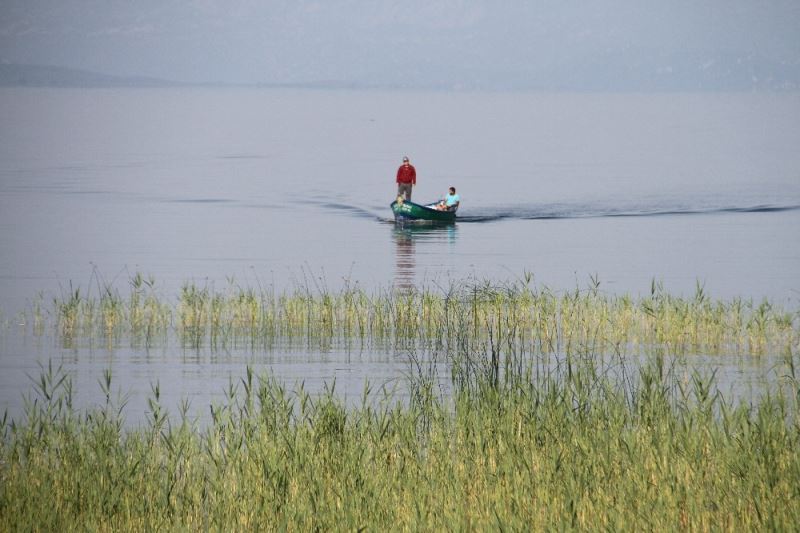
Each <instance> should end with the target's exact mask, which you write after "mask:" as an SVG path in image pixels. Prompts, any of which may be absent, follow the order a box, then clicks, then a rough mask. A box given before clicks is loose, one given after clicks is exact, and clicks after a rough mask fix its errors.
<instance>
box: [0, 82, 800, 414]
mask: <svg viewBox="0 0 800 533" xmlns="http://www.w3.org/2000/svg"><path fill="white" fill-rule="evenodd" d="M798 146H800V95H798V94H780V95H770V94H725V95H711V94H670V95H591V94H587V95H541V94H480V93H466V94H448V93H412V92H408V93H382V92H348V91H342V92H337V91H282V90H245V89H236V90H231V89H166V90H162V89H154V90H148V89H145V90H124V89H114V90H69V89H3V90H0V310H1V311H2V316H3V317H4V319H3V320H4V323H5V326H4V328H3V333H2V334H0V337H1V340H0V409H4V408H10V409H12V410H13V409H16V408H18V407H19V405H20V404H21V397H22V394H23V393H24V392H26V391H27V390H28V389H29V386H28V381H27V378H26V377H25V375H26V374H32V375H35V374H37V373H38V370H37V366H36V365H37V362H38V361H47V360H48V359H53V360H54V361H59V362H63V363H64V364H65V367H66V368H67V369H68V370H69V371H70V372H72V373H73V375H74V376H75V379H76V382H77V385H78V391H79V393H82V394H85V395H86V397H87V398H91V397H92V396H91V395H92V394H95V393H96V392H97V390H98V388H97V386H96V381H97V379H98V377H99V376H100V375H101V374H102V370H103V369H104V368H108V367H109V366H111V367H112V368H113V369H114V372H115V376H116V379H117V385H118V386H120V387H122V388H123V389H124V390H128V391H131V392H132V396H133V397H134V398H139V399H141V398H142V397H143V394H145V393H146V392H148V391H149V387H150V383H151V382H153V381H155V380H156V379H158V380H160V382H161V385H162V390H168V391H170V392H169V394H171V395H172V397H179V396H181V395H187V396H190V397H192V398H194V399H196V402H195V403H198V404H200V405H207V404H208V401H209V399H210V398H212V397H214V396H213V395H214V394H217V393H219V392H221V390H222V387H223V386H224V384H225V383H227V381H228V379H229V378H230V377H231V376H232V377H233V378H234V379H238V378H239V377H240V376H241V375H242V374H243V373H244V368H243V367H244V365H245V364H247V363H251V364H254V365H256V366H257V367H258V368H267V367H270V368H272V369H273V370H274V371H275V373H276V374H277V375H278V376H279V377H282V378H285V379H286V380H287V381H289V382H293V381H295V380H302V379H305V380H306V382H307V384H311V385H313V384H315V383H316V384H319V383H322V382H323V381H325V380H327V381H330V380H331V379H332V378H333V377H334V376H335V377H336V378H337V382H338V383H340V386H341V387H342V388H343V389H344V390H345V391H347V393H348V394H353V395H358V394H359V393H360V391H361V387H362V385H363V383H364V380H365V379H369V380H370V381H373V382H375V383H384V382H386V383H391V382H393V381H395V380H397V378H398V377H401V374H402V371H403V369H404V368H406V366H407V365H406V362H405V358H404V356H403V355H402V354H393V353H377V354H376V353H370V354H364V353H356V354H354V353H352V352H348V351H346V350H345V351H332V352H330V353H321V352H318V351H317V352H314V351H313V350H312V351H310V352H308V351H307V352H304V353H296V352H292V351H290V350H287V351H286V352H285V353H282V352H281V351H280V350H278V351H277V352H275V353H269V354H263V353H261V354H259V353H247V352H241V353H230V354H227V355H225V356H221V355H220V354H211V353H205V354H202V353H201V354H198V353H193V354H187V353H185V352H184V351H182V350H180V349H178V348H174V347H169V346H167V347H163V348H162V349H160V350H155V353H152V352H151V353H147V354H143V353H141V351H137V350H131V349H116V350H107V349H105V348H102V347H91V346H88V347H85V346H84V347H80V348H78V349H70V350H64V349H62V348H60V347H59V346H58V343H57V342H56V341H55V340H52V339H50V340H48V339H41V338H39V339H36V338H32V337H31V336H30V335H26V334H23V333H22V332H21V331H20V328H18V327H17V326H15V325H14V323H15V322H16V320H15V318H16V316H17V314H18V313H19V312H20V311H24V310H26V309H28V308H29V306H30V304H31V301H32V300H33V298H35V297H36V295H37V294H40V293H41V294H43V297H44V299H45V301H49V299H50V297H52V296H53V295H56V294H61V293H63V292H64V291H66V290H67V289H68V287H69V286H70V283H71V284H72V286H73V287H81V288H82V289H83V290H84V291H87V290H88V291H96V290H97V284H98V280H99V281H100V282H101V283H111V284H115V285H116V286H118V287H119V288H120V289H121V290H122V291H123V293H125V292H126V290H125V288H126V286H127V283H128V279H129V277H130V276H131V275H132V274H133V273H135V272H142V273H144V274H146V275H152V276H154V277H155V279H156V280H157V286H158V287H159V290H160V292H161V293H162V294H164V295H167V296H170V297H172V296H177V291H178V290H179V288H180V285H181V284H182V283H183V282H185V281H191V280H193V281H195V282H198V283H201V284H204V283H207V284H209V285H215V286H226V285H227V284H228V283H229V281H230V279H233V280H235V282H236V283H239V284H240V285H250V286H256V285H261V286H273V287H275V288H277V289H278V290H281V289H284V288H292V287H294V286H296V285H298V284H304V285H305V284H316V285H321V286H325V287H327V288H329V289H336V288H337V287H340V286H342V284H344V283H354V282H357V283H358V284H360V285H361V286H363V287H365V288H367V289H369V290H373V289H376V290H377V289H381V288H387V287H391V286H395V287H399V288H403V287H409V286H412V285H416V286H419V285H428V286H436V285H437V284H438V285H446V284H447V283H448V281H450V280H459V279H463V278H466V277H477V278H491V279H495V280H498V279H499V280H513V279H517V278H519V277H521V276H523V275H524V273H525V272H531V273H533V275H534V277H535V280H536V281H537V282H538V283H540V284H544V285H547V286H549V287H551V288H553V289H555V290H569V289H573V288H574V287H575V286H576V285H578V286H585V285H586V284H587V283H588V281H589V277H590V276H591V275H596V276H598V277H599V279H600V281H601V289H602V290H606V291H608V292H612V293H629V294H632V295H638V294H643V293H647V292H649V289H650V282H651V280H652V279H654V278H655V279H656V280H659V281H661V282H663V284H664V286H665V288H666V289H667V290H668V291H670V292H673V293H676V294H685V295H686V294H691V293H693V292H694V291H695V287H696V285H697V283H698V282H699V283H700V284H702V285H704V287H705V290H706V291H707V292H708V293H709V294H711V295H712V296H714V297H719V298H731V297H735V296H742V297H745V298H756V299H760V298H763V297H767V298H770V299H773V300H775V301H777V302H779V303H781V304H784V305H786V306H788V307H789V308H792V309H797V308H798V304H797V303H798V298H800V150H798V149H797V147H798ZM406 154H407V155H409V157H410V158H411V160H412V163H413V164H414V165H416V168H417V172H418V176H419V183H418V186H417V187H416V189H415V191H414V199H416V200H422V201H427V200H433V199H435V198H438V197H440V196H442V195H443V194H444V192H445V191H446V188H447V187H448V186H450V185H454V186H456V187H457V188H458V192H459V193H460V194H461V197H462V206H461V209H460V211H459V222H458V223H457V224H456V225H455V226H452V227H447V228H435V229H431V228H398V227H395V225H394V223H393V222H392V221H391V212H390V210H389V208H388V204H389V203H390V202H391V200H392V198H393V195H394V183H393V181H394V179H393V176H394V173H395V170H396V167H397V166H398V165H399V164H400V161H401V158H402V156H403V155H406ZM715 364H722V365H723V366H725V365H727V366H725V368H727V370H726V372H727V374H726V375H730V376H732V377H730V380H731V382H735V381H736V380H737V379H741V381H742V382H743V383H750V382H751V381H752V380H755V381H756V382H759V381H761V380H763V379H765V378H764V376H766V374H767V373H768V371H769V367H770V365H769V364H767V363H764V364H756V365H751V364H746V365H744V366H743V365H742V363H741V361H738V360H736V358H731V359H730V360H729V361H727V362H725V363H719V362H717V363H715ZM736 376H741V378H736ZM132 405H135V406H136V407H135V409H142V405H144V404H143V402H141V401H138V400H136V399H135V400H134V401H133V402H132Z"/></svg>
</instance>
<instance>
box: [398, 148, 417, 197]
mask: <svg viewBox="0 0 800 533" xmlns="http://www.w3.org/2000/svg"><path fill="white" fill-rule="evenodd" d="M416 184H417V170H416V169H415V168H414V167H413V166H412V165H411V163H409V162H408V157H403V164H402V165H400V168H398V169H397V196H402V197H403V198H404V199H405V200H411V188H412V187H413V186H414V185H416Z"/></svg>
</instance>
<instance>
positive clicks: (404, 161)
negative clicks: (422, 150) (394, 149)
mask: <svg viewBox="0 0 800 533" xmlns="http://www.w3.org/2000/svg"><path fill="white" fill-rule="evenodd" d="M403 164H404V165H407V164H408V156H403Z"/></svg>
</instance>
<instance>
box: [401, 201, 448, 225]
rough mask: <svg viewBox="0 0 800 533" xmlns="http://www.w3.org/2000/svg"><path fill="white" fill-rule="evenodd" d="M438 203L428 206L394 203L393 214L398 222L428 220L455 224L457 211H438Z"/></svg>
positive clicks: (409, 202)
mask: <svg viewBox="0 0 800 533" xmlns="http://www.w3.org/2000/svg"><path fill="white" fill-rule="evenodd" d="M437 203H438V202H434V203H432V204H428V205H420V204H415V203H414V202H412V201H410V200H405V201H402V200H401V201H394V202H392V205H391V207H392V212H394V219H395V220H397V221H411V220H428V221H431V222H454V221H455V219H456V211H457V210H458V207H456V208H455V209H452V210H451V209H447V210H440V209H436V207H435V206H436V205H437Z"/></svg>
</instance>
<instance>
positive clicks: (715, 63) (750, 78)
mask: <svg viewBox="0 0 800 533" xmlns="http://www.w3.org/2000/svg"><path fill="white" fill-rule="evenodd" d="M638 55H639V59H638V60H637V59H636V57H637V56H636V54H629V55H628V56H627V62H621V61H619V58H615V57H613V56H612V55H611V54H608V53H606V54H603V53H598V54H596V55H593V56H588V57H582V58H577V59H573V60H572V61H570V62H563V63H558V64H551V65H548V66H541V65H540V66H536V67H525V66H517V65H513V64H503V63H502V62H501V63H499V64H497V65H495V66H494V67H493V68H491V69H488V68H480V69H477V68H476V69H473V70H471V69H468V68H458V69H456V70H454V71H450V72H448V73H443V72H441V70H440V69H439V68H438V66H437V65H436V64H427V65H426V64H422V65H417V66H415V67H414V68H412V69H410V71H406V72H404V73H403V76H402V77H397V78H393V77H391V76H390V77H386V78H383V79H380V78H378V77H372V76H370V75H369V74H367V75H365V76H364V75H362V76H361V77H360V79H358V80H308V81H285V82H280V81H278V82H261V83H220V82H214V81H208V82H197V83H188V82H179V81H172V80H164V79H160V78H153V77H146V76H119V75H112V74H105V73H99V72H93V71H88V70H82V69H73V68H67V67H58V66H48V65H23V64H15V63H0V86H3V87H65V88H93V87H96V88H103V87H109V88H111V87H186V86H231V87H236V86H243V87H277V88H308V89H428V90H530V91H564V90H566V91H576V92H582V91H591V92H631V91H663V92H670V91H759V90H766V91H796V90H800V64H781V63H777V62H769V61H766V60H763V59H761V58H754V57H748V58H741V57H739V56H736V55H735V54H731V55H729V56H726V57H723V58H722V59H720V58H716V59H704V58H702V57H698V58H696V59H695V60H691V61H689V60H687V59H686V58H685V57H683V56H681V57H669V56H666V55H663V54H662V55H660V56H659V54H657V53H653V52H652V51H647V50H643V51H641V52H639V54H638Z"/></svg>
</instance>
